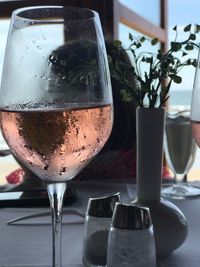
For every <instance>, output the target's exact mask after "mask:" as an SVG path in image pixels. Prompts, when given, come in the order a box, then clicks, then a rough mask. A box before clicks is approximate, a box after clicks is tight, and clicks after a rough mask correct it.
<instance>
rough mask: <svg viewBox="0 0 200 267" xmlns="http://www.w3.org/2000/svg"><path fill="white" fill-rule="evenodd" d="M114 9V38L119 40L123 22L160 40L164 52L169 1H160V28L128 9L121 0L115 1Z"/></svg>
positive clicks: (166, 38)
mask: <svg viewBox="0 0 200 267" xmlns="http://www.w3.org/2000/svg"><path fill="white" fill-rule="evenodd" d="M113 5H114V6H113V9H114V38H115V39H118V38H119V29H118V24H119V23H120V22H121V23H123V24H125V25H126V26H128V27H131V28H133V29H135V30H136V31H139V32H141V33H143V34H145V35H148V36H149V37H151V38H155V37H156V38H158V39H159V41H160V42H161V46H162V48H163V49H164V50H166V48H167V42H168V34H167V26H168V17H167V8H168V0H160V17H161V20H160V26H157V25H155V24H153V23H152V22H150V21H148V20H147V19H145V18H143V17H142V16H140V15H139V14H137V13H136V12H134V11H133V10H131V9H130V8H128V7H126V6H125V5H123V4H122V3H120V1H119V0H113Z"/></svg>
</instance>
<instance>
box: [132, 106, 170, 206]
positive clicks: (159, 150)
mask: <svg viewBox="0 0 200 267" xmlns="http://www.w3.org/2000/svg"><path fill="white" fill-rule="evenodd" d="M136 121H137V198H138V200H141V201H143V202H145V201H155V200H159V199H160V191H161V177H162V166H163V135H164V121H165V111H164V109H162V108H152V109H150V108H139V109H137V113H136Z"/></svg>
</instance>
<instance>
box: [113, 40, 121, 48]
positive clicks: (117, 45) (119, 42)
mask: <svg viewBox="0 0 200 267" xmlns="http://www.w3.org/2000/svg"><path fill="white" fill-rule="evenodd" d="M113 45H114V46H115V47H117V48H120V47H121V46H122V42H121V41H119V40H114V41H113Z"/></svg>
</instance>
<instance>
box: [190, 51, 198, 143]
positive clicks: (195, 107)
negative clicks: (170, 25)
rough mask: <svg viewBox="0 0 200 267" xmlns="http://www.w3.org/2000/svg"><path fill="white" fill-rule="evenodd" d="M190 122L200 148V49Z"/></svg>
mask: <svg viewBox="0 0 200 267" xmlns="http://www.w3.org/2000/svg"><path fill="white" fill-rule="evenodd" d="M190 120H191V127H192V134H193V137H194V139H195V141H196V143H197V146H198V147H200V47H199V52H198V59H197V67H196V71H195V77H194V85H193V92H192V101H191V114H190Z"/></svg>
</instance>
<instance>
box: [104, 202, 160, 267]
mask: <svg viewBox="0 0 200 267" xmlns="http://www.w3.org/2000/svg"><path fill="white" fill-rule="evenodd" d="M122 266H124V267H133V266H134V267H147V266H148V267H156V251H155V240H154V234H153V225H152V222H151V217H150V212H149V209H148V208H145V207H138V206H133V205H127V204H121V203H117V204H116V206H115V209H114V213H113V219H112V226H111V229H110V233H109V238H108V252H107V267H122Z"/></svg>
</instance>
